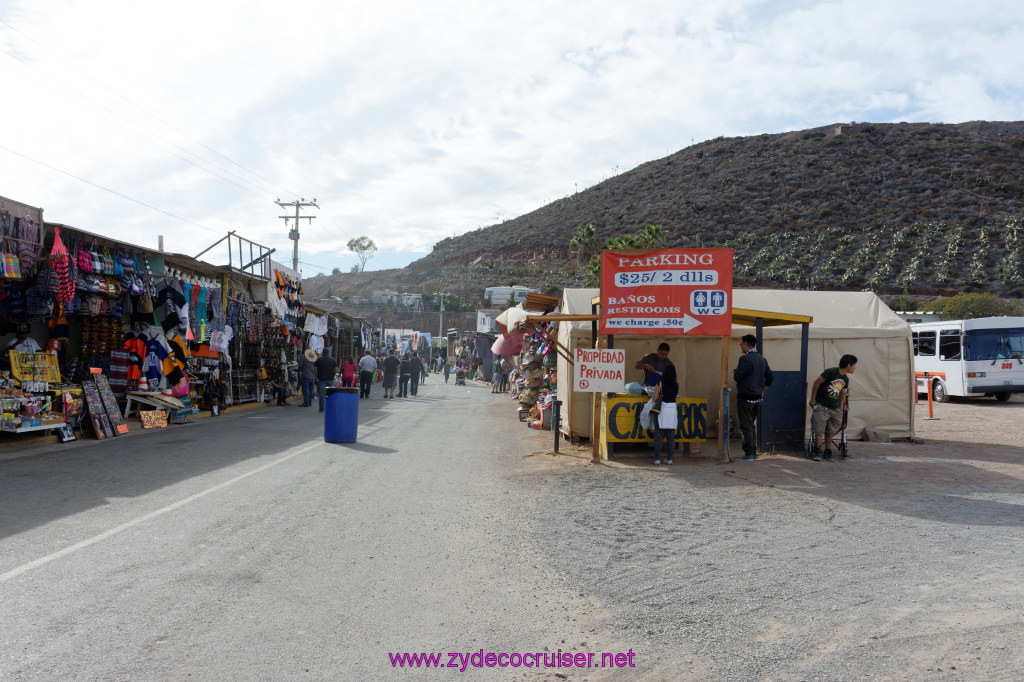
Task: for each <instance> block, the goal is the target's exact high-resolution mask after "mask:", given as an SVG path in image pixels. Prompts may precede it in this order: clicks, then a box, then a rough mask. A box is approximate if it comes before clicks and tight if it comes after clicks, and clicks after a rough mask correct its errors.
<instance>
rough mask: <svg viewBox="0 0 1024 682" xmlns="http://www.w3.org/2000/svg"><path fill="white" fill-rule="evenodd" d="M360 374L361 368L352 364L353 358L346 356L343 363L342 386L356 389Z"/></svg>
mask: <svg viewBox="0 0 1024 682" xmlns="http://www.w3.org/2000/svg"><path fill="white" fill-rule="evenodd" d="M358 374H359V367H358V366H357V365H356V363H354V362H352V356H351V355H346V356H345V360H344V362H342V363H341V385H342V386H344V387H346V388H355V387H356V377H357V376H358Z"/></svg>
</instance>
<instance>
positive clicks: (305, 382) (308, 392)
mask: <svg viewBox="0 0 1024 682" xmlns="http://www.w3.org/2000/svg"><path fill="white" fill-rule="evenodd" d="M299 384H300V385H301V386H302V404H303V405H305V406H306V407H309V406H310V405H312V404H313V380H312V379H300V380H299Z"/></svg>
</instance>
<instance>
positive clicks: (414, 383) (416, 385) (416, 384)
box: [409, 372, 420, 395]
mask: <svg viewBox="0 0 1024 682" xmlns="http://www.w3.org/2000/svg"><path fill="white" fill-rule="evenodd" d="M409 383H410V384H411V385H410V386H409V390H410V391H411V392H412V394H413V395H416V392H417V391H419V390H420V373H419V372H413V375H412V376H411V377H410V382H409Z"/></svg>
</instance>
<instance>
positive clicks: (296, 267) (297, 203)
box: [274, 197, 320, 272]
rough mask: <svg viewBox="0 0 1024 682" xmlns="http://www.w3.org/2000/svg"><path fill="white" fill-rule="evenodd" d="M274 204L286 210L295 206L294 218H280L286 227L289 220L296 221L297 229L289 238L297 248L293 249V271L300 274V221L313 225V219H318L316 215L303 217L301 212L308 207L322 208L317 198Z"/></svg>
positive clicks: (289, 234)
mask: <svg viewBox="0 0 1024 682" xmlns="http://www.w3.org/2000/svg"><path fill="white" fill-rule="evenodd" d="M274 203H275V204H277V205H278V206H280V207H281V208H285V207H287V206H294V207H295V215H293V216H290V215H282V216H278V218H283V219H284V221H285V225H287V224H288V221H289V220H293V219H294V220H295V228H294V229H292V230H291V231H289V233H288V238H289V239H291V240H292V241H294V242H295V246H294V248H293V249H292V270H294V271H295V272H298V271H299V221H300V220H308V221H310V223H311V224H312V221H313V219H314V218H316V216H315V215H301V213H300V212H301V211H302V209H303V208H305V207H306V206H315V207H316V208H320V206H319V205H318V204H317V203H316V197H314V198H313V201H306V199H305V198H302V199H298V200H297V201H281V200H280V199H278V200H277V201H275V202H274Z"/></svg>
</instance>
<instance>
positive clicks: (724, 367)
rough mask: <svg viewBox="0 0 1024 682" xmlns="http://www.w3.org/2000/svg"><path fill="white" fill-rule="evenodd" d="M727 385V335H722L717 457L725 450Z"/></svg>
mask: <svg viewBox="0 0 1024 682" xmlns="http://www.w3.org/2000/svg"><path fill="white" fill-rule="evenodd" d="M728 385H729V337H728V336H723V337H722V381H721V385H720V386H719V387H718V396H719V397H718V459H722V454H723V453H724V452H725V450H724V448H725V442H724V439H725V404H724V403H723V400H724V398H723V397H722V389H724V388H725V387H726V386H728Z"/></svg>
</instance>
